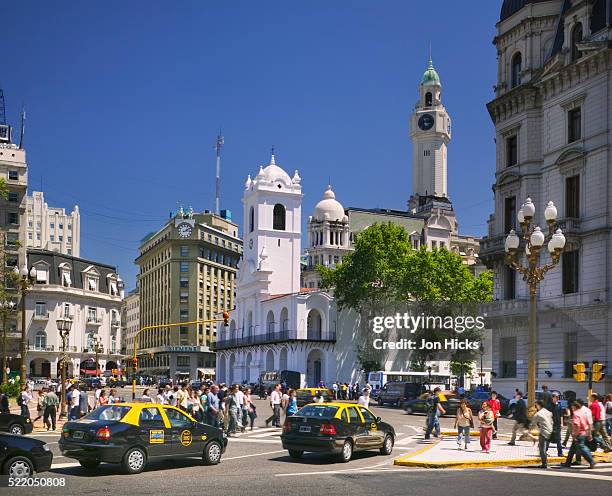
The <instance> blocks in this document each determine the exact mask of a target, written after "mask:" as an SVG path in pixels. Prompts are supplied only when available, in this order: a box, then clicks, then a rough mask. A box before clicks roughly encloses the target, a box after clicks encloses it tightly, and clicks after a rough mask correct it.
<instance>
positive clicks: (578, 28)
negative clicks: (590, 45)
mask: <svg viewBox="0 0 612 496" xmlns="http://www.w3.org/2000/svg"><path fill="white" fill-rule="evenodd" d="M581 41H582V24H580V23H578V24H576V25H575V26H574V29H572V36H571V40H570V43H571V44H572V47H571V50H572V54H571V59H572V62H575V61H576V60H578V59H579V58H580V57H582V53H580V50H578V43H580V42H581Z"/></svg>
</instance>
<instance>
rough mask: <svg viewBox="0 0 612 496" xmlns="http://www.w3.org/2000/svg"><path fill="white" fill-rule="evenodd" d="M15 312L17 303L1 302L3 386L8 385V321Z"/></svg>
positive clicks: (10, 301)
mask: <svg viewBox="0 0 612 496" xmlns="http://www.w3.org/2000/svg"><path fill="white" fill-rule="evenodd" d="M14 310H15V302H14V301H12V300H8V301H3V302H0V313H1V314H2V384H7V383H8V373H7V370H8V356H7V354H6V320H7V319H8V317H9V315H10V314H12V313H13V311H14Z"/></svg>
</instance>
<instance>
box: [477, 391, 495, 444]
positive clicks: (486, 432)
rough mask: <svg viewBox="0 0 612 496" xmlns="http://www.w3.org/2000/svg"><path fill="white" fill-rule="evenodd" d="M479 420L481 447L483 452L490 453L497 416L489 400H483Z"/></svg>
mask: <svg viewBox="0 0 612 496" xmlns="http://www.w3.org/2000/svg"><path fill="white" fill-rule="evenodd" d="M478 420H479V421H480V447H481V448H482V451H483V453H487V454H488V453H490V452H491V437H492V435H493V432H494V431H495V428H494V427H493V421H494V420H495V416H494V415H493V411H492V410H491V407H490V406H489V402H488V401H483V402H482V406H481V409H480V411H479V412H478Z"/></svg>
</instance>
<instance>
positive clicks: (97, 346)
mask: <svg viewBox="0 0 612 496" xmlns="http://www.w3.org/2000/svg"><path fill="white" fill-rule="evenodd" d="M93 346H94V353H95V354H96V377H100V374H99V373H98V371H99V370H100V367H99V366H98V354H99V353H103V352H104V347H103V346H102V343H101V342H100V337H99V336H96V337H95V338H94V341H93Z"/></svg>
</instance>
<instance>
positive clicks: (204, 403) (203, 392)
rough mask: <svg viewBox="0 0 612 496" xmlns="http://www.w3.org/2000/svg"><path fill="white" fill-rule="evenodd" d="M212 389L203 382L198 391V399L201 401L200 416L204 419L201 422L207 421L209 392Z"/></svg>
mask: <svg viewBox="0 0 612 496" xmlns="http://www.w3.org/2000/svg"><path fill="white" fill-rule="evenodd" d="M209 391H210V389H209V388H208V386H206V385H204V384H202V386H201V387H200V391H199V392H198V399H199V401H200V417H201V418H202V420H200V422H206V417H207V415H208V392H209Z"/></svg>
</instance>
